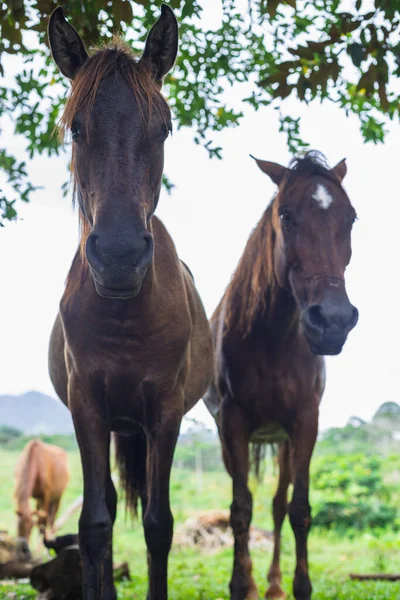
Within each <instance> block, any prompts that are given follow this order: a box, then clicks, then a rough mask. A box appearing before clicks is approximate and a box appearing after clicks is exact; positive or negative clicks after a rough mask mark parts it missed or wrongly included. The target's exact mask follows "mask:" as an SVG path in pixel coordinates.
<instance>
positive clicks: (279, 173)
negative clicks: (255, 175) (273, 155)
mask: <svg viewBox="0 0 400 600" xmlns="http://www.w3.org/2000/svg"><path fill="white" fill-rule="evenodd" d="M250 156H251V158H254V160H255V161H256V163H257V165H258V166H259V167H260V169H261V171H262V172H263V173H265V174H266V175H268V177H270V179H272V181H273V182H274V183H275V184H276V185H280V184H281V182H282V180H283V178H284V177H285V175H286V173H287V171H288V170H289V169H288V168H287V167H282V165H278V163H275V162H271V161H269V160H260V159H259V158H256V157H255V156H253V155H252V154H250Z"/></svg>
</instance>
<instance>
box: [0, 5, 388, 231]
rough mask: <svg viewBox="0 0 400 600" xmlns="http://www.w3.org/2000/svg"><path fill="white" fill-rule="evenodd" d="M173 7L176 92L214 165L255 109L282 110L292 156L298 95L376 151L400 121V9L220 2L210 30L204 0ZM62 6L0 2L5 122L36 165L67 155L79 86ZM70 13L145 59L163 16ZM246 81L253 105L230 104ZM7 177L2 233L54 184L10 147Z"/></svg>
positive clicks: (99, 38)
mask: <svg viewBox="0 0 400 600" xmlns="http://www.w3.org/2000/svg"><path fill="white" fill-rule="evenodd" d="M168 3H169V4H170V6H171V7H172V8H173V9H174V10H175V11H176V14H177V17H178V19H179V23H180V38H181V45H180V53H179V57H178V61H177V64H176V67H175V69H174V71H173V73H172V74H171V76H170V77H169V78H168V80H167V90H166V92H167V94H168V97H169V99H170V104H171V107H172V109H173V112H174V114H175V117H176V120H177V124H178V127H181V126H185V127H187V126H190V127H192V128H193V132H194V141H195V142H196V143H198V144H203V145H204V147H205V148H206V150H207V151H208V152H209V154H210V156H216V157H219V158H220V157H221V156H222V154H221V152H222V149H221V148H220V147H218V146H217V145H216V144H215V143H214V142H213V132H218V131H220V130H222V129H224V128H225V127H233V126H236V125H238V124H239V122H240V119H241V117H242V114H243V113H242V110H243V106H244V105H245V104H247V105H251V106H252V107H253V108H254V109H259V108H260V107H263V106H267V105H272V106H274V107H275V108H277V109H278V110H279V113H278V114H277V118H279V119H280V126H281V131H283V132H285V133H286V135H287V138H288V143H289V147H290V149H291V151H292V152H296V151H298V150H299V149H301V148H302V147H303V146H306V145H307V144H306V142H304V141H303V138H302V136H301V134H300V122H299V119H296V118H294V117H293V116H292V115H290V114H288V113H287V112H285V103H284V100H285V99H286V98H288V97H289V96H292V97H293V96H295V97H297V98H298V99H299V100H300V101H301V102H306V103H308V102H310V101H311V100H313V99H320V100H321V101H322V100H326V101H332V102H334V103H336V104H337V105H338V106H339V107H340V108H342V109H343V110H345V111H346V112H347V113H348V114H350V113H353V114H355V115H357V116H358V117H359V119H360V127H361V133H362V135H363V137H364V139H365V140H366V141H372V142H374V143H378V142H382V141H383V140H384V137H385V130H386V125H387V123H388V122H389V121H390V120H392V119H396V120H397V119H398V117H399V107H400V105H399V100H398V94H397V93H396V90H395V87H394V81H395V79H396V77H398V75H399V74H400V44H399V43H398V39H397V37H396V31H397V29H398V27H399V23H400V12H399V3H398V0H374V1H368V2H367V1H363V0H352V2H350V3H349V5H350V7H351V8H350V10H349V12H344V11H341V10H339V8H340V0H315V1H314V0H306V1H304V2H297V1H296V0H248V2H247V10H243V8H242V9H240V8H239V2H238V0H220V3H219V6H220V7H221V9H222V13H223V18H222V23H221V25H220V26H218V27H217V28H216V29H213V30H205V29H204V28H203V26H202V20H201V16H202V1H201V0H169V2H168ZM57 4H58V2H57V0H13V1H12V2H4V1H1V0H0V19H1V21H0V29H1V37H0V39H1V43H0V56H1V64H0V75H1V74H4V75H5V76H6V79H5V80H4V84H3V86H2V88H1V89H0V117H6V118H7V119H8V120H10V121H11V123H12V126H13V128H14V130H15V133H17V134H19V135H21V136H22V137H23V138H24V139H25V141H26V149H27V155H28V157H29V158H32V157H33V156H35V155H36V154H43V153H47V154H48V155H49V156H52V155H54V154H57V153H58V152H59V146H58V140H57V136H54V135H52V133H53V130H54V127H55V125H56V123H57V120H58V117H59V114H60V110H61V108H62V105H63V103H64V101H65V97H66V94H67V88H68V86H67V83H66V82H65V81H64V79H63V78H62V77H61V76H60V73H59V72H58V71H57V70H56V68H55V66H54V64H53V62H52V60H51V59H50V56H49V50H48V47H47V34H46V27H47V22H48V17H49V15H50V13H51V11H52V10H53V9H54V8H55V6H56V5H57ZM243 5H245V4H244V3H240V6H241V7H243ZM371 7H372V10H371ZM65 8H66V14H67V17H68V18H69V19H70V21H71V22H72V23H73V24H74V25H75V27H77V29H78V31H79V33H80V34H81V36H82V37H83V39H84V41H85V43H86V45H87V46H88V47H91V46H93V45H98V44H100V43H102V42H105V41H108V40H109V39H110V38H111V36H112V34H113V33H115V32H122V34H123V37H124V38H125V39H126V40H127V41H128V42H129V43H130V44H131V45H132V47H133V49H134V50H135V51H138V52H140V51H141V49H142V48H143V41H144V38H145V35H146V32H147V31H148V29H149V27H150V26H151V25H152V24H153V22H154V20H155V18H156V17H157V16H158V14H159V2H150V1H149V0H96V2H86V3H85V11H83V12H82V3H81V1H80V0H69V1H68V3H67V4H65ZM14 57H18V58H19V59H20V60H19V62H15V61H13V60H10V58H14ZM16 64H18V65H19V66H18V70H17V71H15V68H14V66H15V65H16ZM237 83H246V84H247V85H244V86H242V90H243V93H242V103H241V105H240V106H238V107H236V106H230V105H229V103H228V101H227V99H226V94H225V92H226V90H227V88H228V87H229V86H230V85H234V84H237ZM3 146H4V142H3ZM0 170H2V171H3V174H4V175H5V176H6V178H7V179H8V183H7V184H6V186H5V187H4V188H3V190H0V224H1V222H3V223H4V221H5V220H8V219H13V218H15V217H16V215H17V208H18V207H17V201H19V200H23V201H29V200H30V198H31V197H32V194H33V192H34V190H35V185H36V184H40V183H42V182H40V181H39V182H36V181H35V183H32V181H31V180H30V178H29V175H28V172H27V166H26V161H25V160H20V159H18V158H16V157H15V156H13V155H12V154H10V152H9V150H8V148H7V147H6V146H5V147H3V148H0ZM167 185H168V182H167Z"/></svg>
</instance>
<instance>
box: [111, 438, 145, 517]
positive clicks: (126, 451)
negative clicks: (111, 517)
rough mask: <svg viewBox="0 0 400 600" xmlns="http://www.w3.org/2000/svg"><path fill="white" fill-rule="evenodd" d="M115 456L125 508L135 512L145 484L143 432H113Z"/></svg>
mask: <svg viewBox="0 0 400 600" xmlns="http://www.w3.org/2000/svg"><path fill="white" fill-rule="evenodd" d="M114 440H115V458H116V462H117V466H118V470H119V476H120V481H121V485H122V487H123V489H124V492H125V502H126V508H127V509H129V510H130V511H131V512H132V513H133V514H134V515H136V514H137V503H138V499H139V496H140V494H141V493H142V492H143V491H144V489H145V486H146V454H147V443H146V436H145V434H144V432H138V433H134V434H132V435H121V434H118V433H117V434H115V435H114Z"/></svg>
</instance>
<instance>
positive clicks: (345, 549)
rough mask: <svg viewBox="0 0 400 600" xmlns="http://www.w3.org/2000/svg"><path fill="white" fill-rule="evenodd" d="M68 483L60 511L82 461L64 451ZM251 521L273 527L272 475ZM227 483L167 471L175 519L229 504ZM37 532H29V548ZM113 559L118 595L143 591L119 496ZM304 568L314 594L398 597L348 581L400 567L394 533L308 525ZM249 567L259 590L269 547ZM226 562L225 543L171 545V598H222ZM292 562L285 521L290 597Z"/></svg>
mask: <svg viewBox="0 0 400 600" xmlns="http://www.w3.org/2000/svg"><path fill="white" fill-rule="evenodd" d="M17 457H18V454H17V453H13V452H0V465H1V466H0V529H6V530H8V531H9V532H10V533H14V532H15V528H16V518H15V514H14V508H13V499H12V487H13V470H14V465H15V462H16V460H17ZM70 466H71V472H72V477H71V482H70V485H69V487H68V490H67V492H66V494H65V496H64V499H63V503H62V506H61V513H62V512H63V510H65V508H66V507H67V506H68V505H69V504H70V503H71V502H72V501H73V500H75V499H76V498H77V497H78V496H79V495H80V494H81V489H82V487H81V468H80V462H79V457H78V455H77V453H70ZM253 487H254V519H253V523H254V524H255V525H258V526H260V527H264V528H267V529H271V528H272V521H271V516H270V503H271V498H272V490H273V487H274V479H273V476H272V475H271V474H269V475H266V477H265V481H264V482H263V484H260V485H257V486H256V485H254V486H253ZM229 503H230V482H229V478H228V476H227V475H226V474H225V473H204V474H203V477H202V481H199V480H198V478H196V475H195V474H194V473H191V472H188V471H182V470H181V471H180V470H177V469H176V470H174V471H173V477H172V509H173V513H174V516H175V523H176V526H179V524H181V523H182V522H184V521H185V520H186V519H187V518H188V517H190V516H192V515H193V513H195V512H196V511H200V510H208V509H211V508H228V506H229ZM77 520H78V514H76V515H74V517H72V518H71V520H70V521H69V523H68V524H67V525H66V526H65V527H64V529H63V530H62V531H61V532H60V533H74V532H76V531H77ZM36 546H37V539H36V540H35V539H33V543H32V548H33V550H35V547H36ZM114 547H115V560H116V561H120V560H127V561H128V563H129V565H130V570H131V575H132V581H130V582H126V583H122V584H120V585H119V588H118V597H119V598H120V599H128V598H129V599H136V600H139V599H144V598H145V597H146V565H145V545H144V540H143V535H142V530H141V526H140V524H139V522H133V523H132V522H131V520H130V519H129V518H127V519H126V518H125V515H124V507H123V503H122V501H120V504H119V514H118V518H117V523H116V527H115V532H114ZM309 553H310V570H311V577H312V581H313V587H314V594H313V600H395V599H396V600H397V599H398V598H400V582H396V583H356V582H351V581H350V580H349V578H348V574H349V573H351V572H364V573H366V572H379V571H380V572H382V571H385V572H398V571H400V540H399V537H398V535H397V534H392V533H390V532H387V533H381V534H380V535H379V536H377V535H372V534H365V533H364V534H358V535H357V536H356V535H354V534H352V535H349V536H346V537H344V536H339V535H338V534H335V533H330V532H323V531H317V530H315V529H314V530H313V531H312V533H311V535H310V543H309ZM252 556H253V565H254V572H255V578H256V581H257V584H258V586H259V590H260V594H261V597H262V596H263V595H264V592H265V589H266V581H265V577H266V572H267V569H268V566H269V562H270V559H271V552H270V551H268V552H266V551H261V550H256V551H254V552H253V553H252ZM231 563H232V550H231V549H225V550H222V551H220V552H218V553H213V554H203V553H201V552H199V551H197V550H194V549H187V550H184V551H182V550H178V549H176V548H173V549H172V551H171V555H170V567H169V582H170V584H169V585H170V588H169V589H170V596H169V597H170V600H228V598H229V596H228V582H229V578H230V571H231ZM293 569H294V541H293V535H292V532H291V529H290V526H289V524H288V523H287V522H286V523H285V526H284V531H283V557H282V570H283V573H284V589H285V591H287V592H288V599H292V596H291V594H290V592H291V579H292V573H293ZM3 598H4V599H6V598H9V599H10V600H11V599H13V600H22V598H25V599H30V598H35V593H33V590H32V589H31V588H30V587H29V586H28V585H19V586H2V587H0V599H3Z"/></svg>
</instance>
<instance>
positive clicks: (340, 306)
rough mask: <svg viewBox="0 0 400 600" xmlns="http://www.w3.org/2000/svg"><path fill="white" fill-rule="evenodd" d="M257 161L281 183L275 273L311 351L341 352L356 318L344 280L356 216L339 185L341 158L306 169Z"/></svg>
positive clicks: (275, 214) (276, 211)
mask: <svg viewBox="0 0 400 600" xmlns="http://www.w3.org/2000/svg"><path fill="white" fill-rule="evenodd" d="M258 164H259V166H260V167H261V168H262V170H264V172H266V173H268V174H269V175H270V176H271V178H272V179H273V180H274V181H275V182H276V183H277V184H278V186H279V191H278V195H277V197H276V200H275V202H274V206H273V223H274V231H275V236H276V240H275V256H274V265H275V274H276V278H277V280H278V282H279V284H280V285H281V286H282V287H285V288H289V289H291V291H292V294H293V296H294V298H295V300H296V302H297V304H298V306H299V309H300V314H301V323H302V326H303V331H304V334H305V337H306V339H307V341H308V344H309V347H310V349H311V351H312V352H313V353H314V354H339V353H340V351H341V350H342V347H343V345H344V343H345V341H346V338H347V335H348V333H349V331H351V329H353V327H354V326H355V325H356V323H357V320H358V311H357V309H356V308H355V307H354V306H353V305H352V304H351V303H350V301H349V299H348V296H347V293H346V288H345V280H344V272H345V269H346V267H347V265H348V264H349V262H350V258H351V229H352V225H353V222H354V220H355V218H356V213H355V210H354V208H353V207H352V205H351V203H350V201H349V198H348V196H347V194H346V193H345V191H344V189H343V187H342V185H341V181H342V179H343V177H344V176H345V174H346V165H345V162H344V161H342V162H341V163H339V164H338V165H337V166H336V167H335V168H334V169H331V170H326V171H325V173H324V171H323V170H322V169H320V170H318V169H317V170H316V171H314V172H312V171H311V172H310V173H308V174H307V173H306V172H304V173H302V172H299V173H298V174H296V173H295V172H293V173H292V174H291V173H290V170H289V169H286V168H285V167H281V166H280V165H276V164H275V163H267V162H266V161H258ZM293 175H294V176H293Z"/></svg>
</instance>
